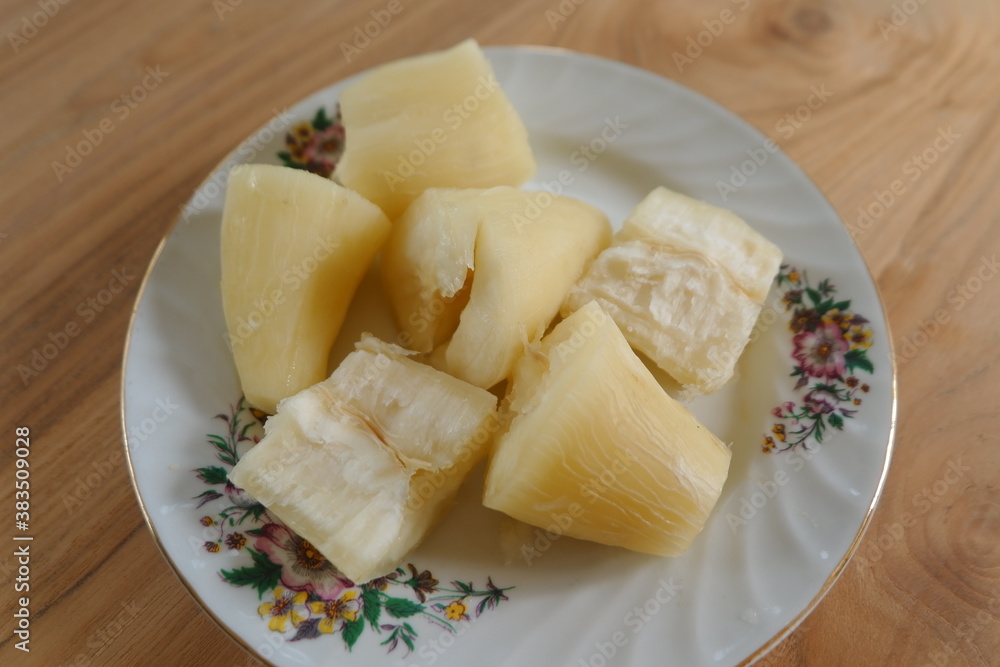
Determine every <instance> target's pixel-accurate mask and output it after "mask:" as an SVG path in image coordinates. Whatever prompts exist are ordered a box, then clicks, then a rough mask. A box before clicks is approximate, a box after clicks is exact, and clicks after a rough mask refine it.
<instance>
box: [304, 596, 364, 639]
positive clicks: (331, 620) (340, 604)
mask: <svg viewBox="0 0 1000 667" xmlns="http://www.w3.org/2000/svg"><path fill="white" fill-rule="evenodd" d="M357 598H358V592H357V591H354V590H351V591H347V592H345V593H344V594H343V595H341V596H340V597H339V598H337V599H336V600H322V601H320V602H310V603H309V608H310V609H311V610H312V612H313V613H314V614H319V615H320V616H322V617H323V618H322V619H321V620H320V622H319V626H318V629H319V631H320V632H328V633H329V632H336V630H337V619H338V618H342V619H344V620H345V621H351V622H354V621H355V620H357V618H358V611H360V609H361V601H360V600H358V599H357Z"/></svg>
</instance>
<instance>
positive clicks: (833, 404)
mask: <svg viewBox="0 0 1000 667" xmlns="http://www.w3.org/2000/svg"><path fill="white" fill-rule="evenodd" d="M804 401H805V405H806V408H808V409H809V412H811V413H813V414H814V415H828V414H830V413H831V412H833V411H834V410H836V409H837V403H838V401H837V396H836V394H834V393H833V392H831V391H829V390H827V389H813V390H812V391H810V392H809V393H808V394H806V396H805V399H804Z"/></svg>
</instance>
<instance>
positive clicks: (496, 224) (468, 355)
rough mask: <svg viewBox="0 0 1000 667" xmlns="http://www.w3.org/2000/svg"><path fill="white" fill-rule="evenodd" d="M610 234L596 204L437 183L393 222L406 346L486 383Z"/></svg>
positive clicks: (392, 259) (542, 325) (390, 263)
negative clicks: (444, 187)
mask: <svg viewBox="0 0 1000 667" xmlns="http://www.w3.org/2000/svg"><path fill="white" fill-rule="evenodd" d="M610 240H611V226H610V223H609V222H608V219H607V218H606V217H605V215H604V214H603V213H602V212H601V211H599V210H598V209H596V208H594V207H593V206H591V205H589V204H585V203H583V202H581V201H578V200H576V199H572V198H570V197H564V196H557V195H552V194H550V193H548V192H544V191H543V192H530V191H525V190H518V189H515V188H510V187H497V188H490V189H487V190H478V189H461V190H459V189H432V190H428V191H426V192H425V193H424V194H423V195H421V196H420V197H419V198H418V199H417V200H416V201H414V202H413V204H412V205H411V206H410V207H409V208H408V209H407V211H406V213H405V214H404V215H403V216H402V217H401V218H400V219H398V220H397V221H396V222H395V223H394V226H393V229H392V233H391V234H390V236H389V240H388V242H387V243H386V248H385V252H384V254H383V257H382V260H381V271H382V277H383V284H384V285H385V289H386V292H387V293H388V295H389V299H390V302H391V303H392V306H393V311H394V313H395V316H396V321H397V323H398V325H399V327H400V329H401V330H402V331H403V333H404V336H405V337H407V338H406V345H407V346H408V347H411V348H412V349H415V350H417V351H420V352H431V351H432V350H435V354H434V355H433V362H434V364H435V365H436V366H438V367H440V368H442V369H443V370H446V371H447V372H449V373H451V374H453V375H455V376H456V377H459V378H462V379H463V380H465V381H467V382H471V383H472V384H474V385H476V386H479V387H483V388H489V387H491V386H493V385H494V384H496V383H497V382H499V381H501V380H503V379H504V378H506V377H507V375H508V374H509V373H510V370H511V367H512V366H513V364H514V362H515V361H516V360H517V358H518V357H519V356H520V355H521V354H523V352H524V348H525V345H526V344H527V343H530V342H532V341H535V340H537V339H538V338H540V337H541V336H542V334H543V333H544V332H545V329H546V328H547V327H548V326H549V324H550V322H551V321H552V319H553V318H554V317H555V316H556V314H557V313H558V311H559V305H560V304H561V303H562V300H563V298H564V297H565V295H566V291H567V290H568V289H569V288H570V286H571V285H572V284H573V283H574V282H576V281H577V280H578V279H579V278H580V276H581V275H583V271H584V269H585V268H586V266H587V264H588V263H589V262H590V261H592V260H593V258H594V257H596V256H597V253H599V252H600V251H601V249H603V248H604V247H606V246H607V244H608V243H609V242H610Z"/></svg>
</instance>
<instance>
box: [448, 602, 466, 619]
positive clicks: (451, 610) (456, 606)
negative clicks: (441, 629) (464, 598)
mask: <svg viewBox="0 0 1000 667" xmlns="http://www.w3.org/2000/svg"><path fill="white" fill-rule="evenodd" d="M465 611H466V606H465V605H464V604H463V603H462V602H460V601H459V600H455V601H454V602H452V603H451V604H450V605H448V606H447V607H445V609H444V613H445V616H447V617H448V620H451V621H460V620H462V619H463V618H465Z"/></svg>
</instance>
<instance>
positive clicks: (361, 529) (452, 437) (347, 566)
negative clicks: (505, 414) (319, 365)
mask: <svg viewBox="0 0 1000 667" xmlns="http://www.w3.org/2000/svg"><path fill="white" fill-rule="evenodd" d="M406 355H407V352H406V351H405V350H403V349H402V348H400V347H398V346H395V345H391V344H388V343H384V342H382V341H379V340H378V339H376V338H374V337H365V338H363V339H362V341H361V342H360V343H358V344H357V349H356V350H355V351H354V352H352V353H351V354H349V355H348V356H347V357H346V358H345V359H344V361H343V363H342V364H341V365H340V366H339V367H338V368H337V370H336V371H334V373H333V375H331V376H330V377H329V378H328V379H327V380H324V381H323V382H321V383H319V384H317V385H315V386H313V387H310V388H308V389H306V390H305V391H302V392H300V393H298V394H296V395H295V396H292V397H291V398H288V399H286V400H284V401H282V402H281V404H280V405H279V406H278V412H277V414H276V415H275V416H273V417H271V418H270V419H269V420H268V421H267V423H266V425H265V437H264V438H263V439H262V440H261V441H260V442H259V443H258V444H257V445H256V446H254V448H253V449H251V450H250V451H249V452H247V453H246V454H245V455H244V456H243V458H241V459H240V461H239V463H238V464H237V465H236V467H235V468H234V469H233V471H232V473H231V474H230V476H229V478H230V480H231V481H232V482H233V484H236V485H237V486H239V487H241V488H243V489H245V490H246V491H247V492H249V493H250V495H252V496H253V497H254V498H255V499H256V500H258V501H260V502H261V503H263V504H264V505H265V506H267V508H268V511H270V512H274V514H276V515H277V516H278V517H279V518H281V520H282V521H284V522H285V523H287V524H288V526H289V527H290V528H291V529H292V530H294V531H295V532H296V533H298V534H299V535H301V536H302V537H303V538H304V539H306V540H308V541H309V542H311V543H312V544H313V545H314V546H315V547H316V548H317V549H319V551H320V552H321V553H322V554H323V555H324V556H326V558H327V559H328V560H329V561H330V562H332V563H333V564H334V565H335V566H336V567H337V568H338V569H339V570H340V571H341V572H342V573H343V574H344V575H346V576H347V577H349V578H350V579H351V580H353V581H354V582H356V583H362V582H365V581H368V580H370V579H372V578H374V577H377V576H380V575H383V574H386V573H387V572H389V571H391V570H392V569H393V568H395V567H396V566H397V565H399V564H400V563H401V562H402V560H403V558H404V557H405V556H406V554H407V553H409V551H410V550H411V549H413V548H414V547H415V546H416V545H417V544H418V543H419V542H420V541H421V539H423V537H424V536H425V535H426V533H427V532H428V531H429V530H430V529H431V527H432V526H433V525H434V523H435V522H436V521H437V519H438V518H439V517H440V516H441V514H442V513H443V512H444V511H445V509H447V506H448V505H449V504H450V503H451V501H452V500H453V498H454V495H455V493H456V491H457V490H458V488H459V486H460V485H461V483H462V481H463V480H464V479H465V476H466V475H467V474H468V472H469V470H471V469H472V467H473V466H474V465H475V464H476V463H477V462H478V461H479V460H480V459H481V458H482V457H483V455H484V454H485V453H486V449H487V448H488V447H489V443H490V441H491V440H492V437H493V433H494V432H495V431H496V430H497V429H498V423H497V421H496V398H495V397H494V396H493V395H492V394H490V393H489V392H487V391H485V390H483V389H479V388H477V387H473V386H472V385H469V384H467V383H465V382H462V381H461V380H458V379H456V378H453V377H451V376H449V375H447V374H445V373H442V372H440V371H437V370H435V369H433V368H431V367H430V366H426V365H424V364H420V363H417V362H415V361H413V360H411V359H408V358H407V356H406Z"/></svg>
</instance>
